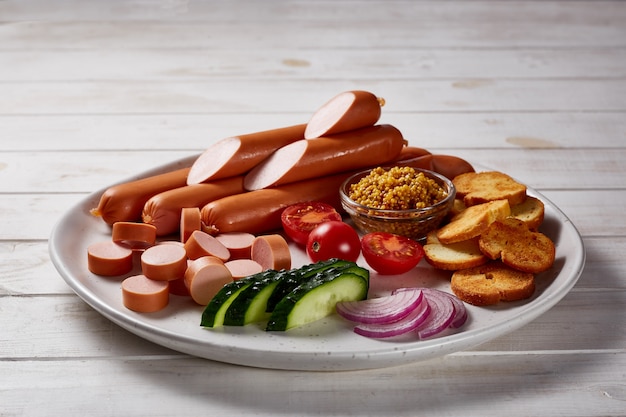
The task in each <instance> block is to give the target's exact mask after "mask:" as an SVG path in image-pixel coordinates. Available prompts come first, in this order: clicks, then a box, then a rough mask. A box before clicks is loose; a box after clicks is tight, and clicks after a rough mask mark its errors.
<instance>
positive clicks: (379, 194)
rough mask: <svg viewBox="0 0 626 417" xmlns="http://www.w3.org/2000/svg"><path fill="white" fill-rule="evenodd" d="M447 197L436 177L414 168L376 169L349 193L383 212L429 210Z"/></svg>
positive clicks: (352, 187)
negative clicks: (429, 176) (434, 178)
mask: <svg viewBox="0 0 626 417" xmlns="http://www.w3.org/2000/svg"><path fill="white" fill-rule="evenodd" d="M446 195H447V193H446V191H445V190H444V189H443V188H442V187H441V186H440V185H439V184H437V183H436V182H435V181H434V180H433V179H432V178H428V177H427V176H425V175H424V173H422V172H420V171H418V170H415V169H414V168H412V167H392V168H389V169H385V168H382V167H377V168H374V169H372V170H371V171H370V173H369V174H368V175H366V176H365V177H363V178H361V180H359V181H358V182H356V183H354V184H352V185H351V186H350V190H349V197H350V198H351V199H352V200H354V201H355V202H357V203H359V204H361V205H364V206H367V207H372V208H377V209H381V210H407V209H420V208H425V207H429V206H432V205H433V204H435V203H437V202H439V201H441V200H443V199H444V198H445V197H446Z"/></svg>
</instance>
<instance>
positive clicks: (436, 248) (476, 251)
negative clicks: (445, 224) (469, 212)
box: [424, 232, 489, 271]
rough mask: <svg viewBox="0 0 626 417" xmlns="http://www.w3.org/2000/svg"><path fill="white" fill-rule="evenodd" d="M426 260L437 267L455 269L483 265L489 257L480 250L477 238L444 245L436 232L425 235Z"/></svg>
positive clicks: (448, 269)
mask: <svg viewBox="0 0 626 417" xmlns="http://www.w3.org/2000/svg"><path fill="white" fill-rule="evenodd" d="M424 258H425V259H426V262H428V263H429V264H431V265H432V266H434V267H435V268H438V269H444V270H447V271H456V270H458V269H465V268H472V267H474V266H478V265H483V264H484V263H486V262H487V261H488V260H489V259H488V258H487V257H486V256H485V255H484V254H483V253H482V252H481V251H480V248H479V247H478V239H470V240H465V241H463V242H457V243H451V244H449V245H444V244H443V243H441V242H440V241H439V239H437V236H436V233H435V232H431V233H429V234H428V235H427V236H426V244H425V245H424Z"/></svg>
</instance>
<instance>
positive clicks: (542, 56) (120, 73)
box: [0, 48, 626, 82]
mask: <svg viewBox="0 0 626 417" xmlns="http://www.w3.org/2000/svg"><path fill="white" fill-rule="evenodd" d="M625 60H626V49H624V48H602V49H596V48H594V49H587V48H577V49H545V48H542V49H537V48H529V49H520V48H515V49H502V48H490V49H472V50H467V49H461V50H457V49H422V48H414V49H411V48H406V49H399V48H394V49H386V48H381V49H367V50H363V49H353V50H352V49H351V50H345V49H340V50H327V49H309V50H302V49H295V48H294V49H286V48H274V49H272V50H271V51H270V50H268V49H267V48H250V49H248V48H245V49H237V50H231V49H228V50H224V51H220V53H219V54H216V53H215V52H214V51H211V50H208V49H206V48H198V49H189V48H185V49H139V50H128V49H104V50H102V49H99V50H91V49H88V50H83V49H80V50H75V49H70V50H5V51H2V50H1V49H0V80H3V81H14V82H26V81H32V82H42V81H70V80H71V81H90V80H106V81H113V80H119V81H129V80H144V81H146V80H150V81H168V82H180V81H183V80H185V81H198V80H210V79H216V78H220V79H228V80H233V79H244V80H245V79H246V78H249V77H252V78H254V79H258V80H267V81H275V80H280V79H290V80H305V79H311V78H314V79H327V80H332V79H337V78H341V79H361V78H364V79H366V80H372V79H381V80H424V79H450V78H453V79H457V78H460V79H462V80H467V79H494V78H495V79H511V78H524V79H531V80H533V79H538V78H573V77H577V78H583V79H586V78H609V79H614V78H623V77H625V76H626V68H625V66H624V65H622V63H623V62H624V61H625ZM68 62H80V63H81V65H68V64H67V63H68ZM112 63H124V65H111V64H112ZM391 67H393V68H391ZM42 68H45V71H42V70H41V69H42ZM128 68H133V71H132V72H129V71H128ZM364 69H365V70H364Z"/></svg>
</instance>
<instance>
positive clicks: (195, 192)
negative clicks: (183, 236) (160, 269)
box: [141, 176, 245, 236]
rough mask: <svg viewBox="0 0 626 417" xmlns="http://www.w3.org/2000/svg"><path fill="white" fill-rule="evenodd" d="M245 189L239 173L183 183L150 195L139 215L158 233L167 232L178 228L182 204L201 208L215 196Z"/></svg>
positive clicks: (218, 196) (158, 234) (167, 233)
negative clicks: (232, 175)
mask: <svg viewBox="0 0 626 417" xmlns="http://www.w3.org/2000/svg"><path fill="white" fill-rule="evenodd" d="M244 191H245V190H244V188H243V177H242V176H237V177H232V178H226V179H223V180H217V181H214V182H210V183H206V184H194V185H185V186H183V187H178V188H174V189H172V190H167V191H164V192H162V193H159V194H157V195H154V196H152V197H151V198H150V199H149V200H148V201H147V202H146V204H145V205H144V207H143V211H142V213H141V218H142V220H143V222H144V223H147V224H151V225H154V226H155V227H156V231H157V236H165V235H169V234H170V233H174V232H176V231H177V230H179V228H180V220H181V218H180V216H181V211H182V209H183V208H191V207H198V208H200V207H203V206H205V205H206V204H208V203H209V202H211V201H213V200H217V199H218V198H222V197H226V196H228V195H233V194H239V193H243V192H244Z"/></svg>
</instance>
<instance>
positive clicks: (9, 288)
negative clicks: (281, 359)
mask: <svg viewBox="0 0 626 417" xmlns="http://www.w3.org/2000/svg"><path fill="white" fill-rule="evenodd" d="M349 89H365V90H370V91H372V92H375V93H376V94H378V95H380V96H382V97H384V98H385V99H386V100H387V105H386V106H385V107H384V114H383V119H381V120H384V121H385V122H388V123H392V124H394V125H395V126H397V127H398V128H399V129H400V130H402V131H403V133H404V135H405V136H406V137H407V138H408V139H409V140H410V143H411V144H412V145H415V146H421V147H425V148H427V149H429V150H431V151H433V152H437V153H447V154H453V155H458V156H461V157H464V158H466V159H468V160H470V161H472V162H475V163H479V164H481V165H485V166H489V167H491V168H494V169H499V170H502V171H505V172H507V173H509V174H511V175H512V176H514V177H516V178H518V179H520V180H522V181H524V182H525V183H527V184H528V185H530V186H532V187H534V188H536V189H538V190H539V191H540V192H541V193H543V194H544V195H545V196H546V197H548V198H549V199H550V200H551V201H553V202H554V203H555V204H556V205H557V206H559V207H560V208H561V209H562V210H563V211H564V212H565V214H567V215H568V216H569V217H570V218H571V220H572V221H573V222H574V224H575V225H576V227H577V228H578V229H579V231H580V233H581V234H582V236H583V239H584V244H585V247H586V251H587V263H586V267H585V270H584V272H583V274H582V276H581V278H580V280H579V281H578V283H577V285H576V286H575V287H574V289H573V290H572V291H571V292H570V293H569V294H568V295H566V296H565V298H564V299H563V300H562V301H561V302H559V303H558V304H557V305H556V306H555V307H554V308H552V309H551V310H550V311H548V312H547V313H546V314H544V315H542V316H541V317H540V318H538V319H537V320H535V321H533V322H532V323H530V324H528V325H526V326H524V327H523V328H521V329H519V330H517V331H515V332H513V333H511V334H508V335H505V336H503V337H500V338H497V339H495V340H493V341H490V342H488V343H486V344H483V345H481V346H479V347H477V348H475V349H472V350H469V351H463V352H458V353H454V354H451V355H448V356H445V357H440V358H436V359H433V360H429V361H425V362H418V363H412V364H409V365H406V366H399V367H392V368H384V369H378V370H368V371H353V372H333V373H326V372H299V371H280V370H268V369H256V368H248V367H241V366H234V365H229V364H224V363H218V362H212V361H208V360H204V359H198V358H194V357H190V356H187V355H185V354H181V353H178V352H176V351H172V350H168V349H166V348H163V347H161V346H158V345H156V344H152V343H150V342H148V341H145V340H143V339H141V338H139V337H137V336H135V335H134V334H131V333H129V332H127V331H125V330H123V329H121V328H119V327H118V326H116V325H114V324H112V323H111V322H110V321H108V320H107V319H105V318H104V317H102V316H101V315H100V314H99V313H97V312H96V311H95V310H93V309H92V308H90V307H89V306H88V305H87V304H86V303H85V302H83V301H82V300H81V299H80V298H78V297H77V296H76V295H75V294H74V293H73V292H72V290H71V289H70V288H69V286H68V285H66V283H65V282H64V281H63V280H62V279H61V277H60V276H59V274H58V273H57V271H56V270H55V268H54V267H53V265H52V264H51V262H50V258H49V255H48V237H49V236H50V233H51V230H52V228H53V226H54V225H55V223H56V221H57V220H58V219H59V218H60V216H62V215H63V213H65V212H66V211H67V210H69V209H70V208H71V207H72V206H73V205H74V204H76V202H77V201H79V200H80V199H81V198H83V197H84V196H86V195H88V194H90V193H92V192H94V191H95V190H97V189H100V188H102V187H105V186H107V185H109V184H112V183H114V182H117V181H120V180H123V179H125V178H128V177H130V176H132V175H135V174H138V173H140V172H142V171H145V170H147V169H150V168H153V167H156V166H159V165H162V164H164V163H167V162H170V161H173V160H175V159H178V158H181V157H184V156H189V155H193V154H196V153H198V152H200V151H201V150H203V149H204V148H206V147H207V146H208V145H209V144H210V143H212V142H214V141H216V140H218V139H221V138H223V137H225V136H229V135H234V134H240V133H248V132H254V131H259V130H264V129H269V128H274V127H280V126H287V125H289V124H294V123H301V122H305V121H306V120H308V117H309V116H310V114H311V113H312V111H313V110H315V109H316V108H317V107H319V105H321V104H322V103H323V102H325V101H326V100H327V99H328V98H330V97H332V96H334V95H335V94H337V93H339V92H341V91H344V90H349ZM0 137H1V139H0V143H1V146H0V218H1V225H0V415H1V416H3V417H4V416H22V415H26V416H37V415H81V416H82V415H92V416H99V415H102V416H105V415H106V416H108V415H124V416H134V415H137V416H145V415H159V416H161V415H162V416H171V415H211V416H213V415H216V416H217V415H220V416H224V415H233V416H244V415H258V416H277V415H290V416H295V415H298V416H300V415H302V416H310V415H355V416H365V415H389V416H392V415H393V416H405V415H406V416H415V415H428V416H502V415H507V416H531V415H532V416H557V415H559V416H560V415H563V416H617V415H625V414H626V349H625V347H626V332H625V322H626V308H625V306H626V272H625V271H626V257H625V256H624V253H626V221H625V220H624V218H625V217H624V207H625V206H626V187H625V185H626V168H625V163H624V161H626V146H625V143H626V2H620V1H545V2H543V1H542V2H538V1H506V2H497V1H441V2H437V1H383V0H381V1H374V0H372V1H357V0H352V1H350V0H344V1H312V0H311V1H307V0H303V1H291V2H288V1H264V2H261V1H253V0H250V1H230V2H225V1H222V2H218V1H199V0H197V1H185V0H147V1H121V0H111V1H97V0H91V1H89V0H84V1H79V0H58V1H54V2H53V1H47V0H22V1H20V0H3V1H0ZM70 238H71V236H68V239H70Z"/></svg>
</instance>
